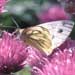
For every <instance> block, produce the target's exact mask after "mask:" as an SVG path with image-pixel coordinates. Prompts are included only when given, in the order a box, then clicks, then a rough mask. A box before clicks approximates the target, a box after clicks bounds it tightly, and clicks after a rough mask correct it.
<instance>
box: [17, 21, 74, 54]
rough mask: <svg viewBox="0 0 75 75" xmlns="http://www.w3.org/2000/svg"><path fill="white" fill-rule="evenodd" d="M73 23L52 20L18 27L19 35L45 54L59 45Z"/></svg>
mask: <svg viewBox="0 0 75 75" xmlns="http://www.w3.org/2000/svg"><path fill="white" fill-rule="evenodd" d="M73 25H74V23H73V22H72V21H70V20H62V21H54V22H47V23H43V24H39V25H36V26H32V27H28V28H24V29H18V30H17V31H18V32H19V34H18V35H19V37H20V38H21V39H22V40H23V41H24V42H25V43H27V44H30V45H32V46H34V47H36V48H38V49H39V50H42V51H44V52H45V53H46V54H47V55H49V54H51V53H52V51H53V49H54V48H56V47H58V46H60V45H61V44H62V43H63V42H64V41H65V40H66V39H67V37H68V36H69V35H70V33H71V31H72V28H73Z"/></svg>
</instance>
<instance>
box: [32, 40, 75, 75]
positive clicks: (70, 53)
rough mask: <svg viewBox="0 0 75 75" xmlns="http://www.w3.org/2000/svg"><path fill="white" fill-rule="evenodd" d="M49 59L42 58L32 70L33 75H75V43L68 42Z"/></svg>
mask: <svg viewBox="0 0 75 75" xmlns="http://www.w3.org/2000/svg"><path fill="white" fill-rule="evenodd" d="M65 43H66V45H64V46H63V49H62V48H60V47H59V48H57V49H55V52H54V53H53V54H52V55H51V56H49V58H44V57H43V58H42V59H41V60H40V61H39V62H37V64H36V65H34V66H33V68H32V71H31V73H32V75H75V41H73V40H67V41H66V42H65Z"/></svg>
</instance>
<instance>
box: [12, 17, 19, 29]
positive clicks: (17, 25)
mask: <svg viewBox="0 0 75 75" xmlns="http://www.w3.org/2000/svg"><path fill="white" fill-rule="evenodd" d="M11 18H12V21H13V22H14V24H15V25H16V27H17V28H18V29H20V27H19V24H18V23H17V22H16V20H15V19H14V18H13V17H11Z"/></svg>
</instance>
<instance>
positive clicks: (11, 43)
mask: <svg viewBox="0 0 75 75" xmlns="http://www.w3.org/2000/svg"><path fill="white" fill-rule="evenodd" d="M41 57H42V54H41V53H40V52H39V50H37V49H35V48H33V47H31V46H29V45H27V44H25V43H24V42H23V41H21V40H20V39H16V37H15V36H14V37H12V35H11V34H10V33H8V32H4V33H3V35H2V38H0V75H5V74H7V75H9V74H11V72H16V71H19V70H20V69H22V68H23V67H24V66H25V65H30V66H31V65H32V64H33V63H34V64H35V63H36V61H39V60H40V58H41Z"/></svg>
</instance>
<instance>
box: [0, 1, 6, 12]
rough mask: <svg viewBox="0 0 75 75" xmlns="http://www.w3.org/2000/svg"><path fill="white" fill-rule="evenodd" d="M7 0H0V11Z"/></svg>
mask: <svg viewBox="0 0 75 75" xmlns="http://www.w3.org/2000/svg"><path fill="white" fill-rule="evenodd" d="M6 2H7V0H0V13H2V12H3V11H4V8H5V4H6Z"/></svg>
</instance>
